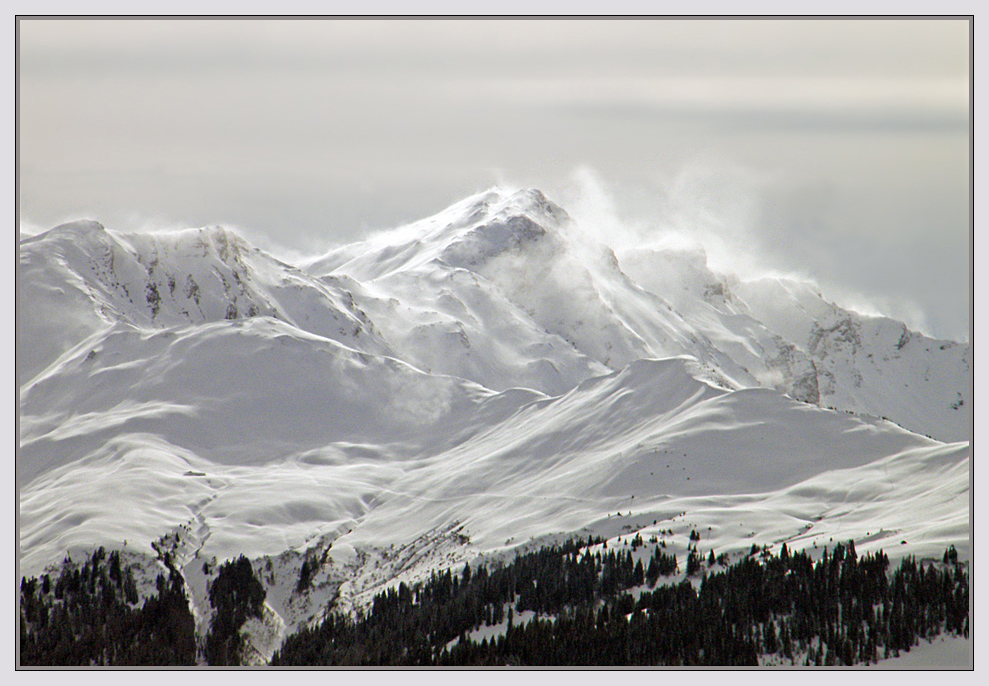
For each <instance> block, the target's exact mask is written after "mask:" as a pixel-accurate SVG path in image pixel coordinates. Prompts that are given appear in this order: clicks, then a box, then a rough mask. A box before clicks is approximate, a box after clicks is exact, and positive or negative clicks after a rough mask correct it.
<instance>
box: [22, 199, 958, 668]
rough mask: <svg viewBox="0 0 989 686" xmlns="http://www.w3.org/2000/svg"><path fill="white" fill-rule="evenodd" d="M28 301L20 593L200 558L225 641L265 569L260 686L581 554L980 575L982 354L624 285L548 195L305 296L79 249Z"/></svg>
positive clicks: (713, 279)
mask: <svg viewBox="0 0 989 686" xmlns="http://www.w3.org/2000/svg"><path fill="white" fill-rule="evenodd" d="M18 279H19V282H18V285H19V320H18V360H17V368H18V379H19V385H20V418H19V431H20V450H19V454H18V459H17V478H18V486H19V493H20V510H19V514H20V519H19V526H20V531H19V536H20V565H21V573H22V574H28V575H30V574H36V573H38V572H40V571H42V570H43V569H44V568H45V567H46V566H47V565H49V564H53V563H57V562H59V561H60V560H61V559H62V557H63V555H64V553H65V551H66V550H73V549H86V548H92V547H95V546H98V545H104V546H106V547H107V548H111V549H113V548H121V547H126V549H127V550H129V551H130V553H129V554H131V555H133V556H138V557H139V556H141V555H144V556H146V559H147V560H148V561H149V562H148V564H149V565H150V566H154V565H156V564H159V563H157V562H155V559H156V557H157V556H158V554H159V553H158V552H156V551H161V550H163V549H165V548H171V549H173V552H174V553H175V557H176V559H177V560H178V561H179V562H180V564H182V565H184V569H185V572H186V578H187V581H188V583H189V584H190V588H191V589H192V593H193V597H194V599H195V602H196V604H197V617H199V620H198V621H200V623H201V624H202V623H203V622H207V621H208V614H209V613H208V607H207V606H206V605H203V603H205V602H206V601H205V598H206V587H207V584H208V583H209V578H210V577H209V572H207V571H206V570H204V569H203V562H204V561H205V562H210V563H212V562H214V561H215V560H223V559H226V558H229V557H232V556H236V555H238V554H240V553H244V554H246V555H248V556H249V557H251V558H252V559H253V560H254V565H255V569H256V570H257V572H258V573H259V574H260V575H261V576H262V578H263V579H264V583H265V584H266V586H267V587H268V589H269V598H268V611H267V613H266V615H265V618H264V619H263V620H262V621H260V622H257V626H252V628H251V632H252V636H254V639H252V640H254V642H255V647H256V649H257V653H256V658H257V659H258V660H259V661H264V660H265V659H266V656H270V654H271V651H272V650H273V649H274V647H275V646H277V644H278V642H279V641H280V640H281V638H282V637H283V636H284V635H285V632H286V631H289V630H291V629H292V628H294V627H295V626H297V625H298V624H299V623H308V622H311V621H314V620H315V619H318V617H319V615H320V613H321V612H322V611H323V610H324V609H325V607H326V604H327V603H328V602H330V601H331V600H333V602H335V603H336V604H337V606H338V607H356V606H360V605H362V604H363V603H366V602H367V601H369V600H370V597H371V595H372V594H373V593H374V592H375V591H376V590H380V589H381V588H382V587H383V585H387V584H390V583H396V582H397V580H399V579H406V580H410V579H416V578H421V577H423V576H427V575H428V574H429V572H430V571H431V570H433V569H437V568H443V567H449V566H451V565H455V564H462V563H463V562H464V561H466V560H468V559H475V558H477V557H478V556H489V557H490V556H492V555H494V556H498V555H508V554H511V553H512V552H513V551H514V550H517V549H519V547H525V546H529V545H538V544H539V543H540V542H545V541H550V540H559V539H560V538H565V537H568V536H571V535H580V536H584V537H586V536H587V535H588V534H593V535H602V536H604V537H606V538H609V539H615V540H618V539H620V538H623V537H627V536H630V535H633V533H634V532H641V533H642V535H643V536H644V537H645V536H652V535H657V536H666V537H667V538H666V540H668V541H669V544H670V549H671V550H672V551H674V552H679V553H681V554H683V555H685V554H686V546H687V542H688V539H687V536H688V534H689V532H690V531H691V530H692V529H694V528H697V529H698V530H703V531H704V534H703V541H704V543H703V545H704V548H705V550H710V549H716V550H717V551H718V552H719V553H720V552H725V553H730V554H742V553H743V552H745V551H747V550H748V549H749V548H750V547H751V545H752V544H753V543H757V544H758V545H760V546H762V545H777V544H779V543H781V542H783V541H786V542H787V544H788V546H790V547H791V548H806V549H808V550H813V549H815V548H818V549H819V548H823V546H824V545H830V544H832V543H833V542H834V541H839V540H847V539H848V538H854V539H855V541H856V546H857V547H858V549H859V551H860V552H867V551H869V550H871V549H875V548H879V547H882V548H883V549H884V550H886V552H887V553H888V554H889V555H890V556H891V557H892V558H896V557H897V556H899V555H903V554H916V555H920V556H939V555H940V554H941V552H943V550H944V548H945V547H946V546H947V545H955V546H956V547H957V548H958V550H959V553H960V554H961V555H963V556H965V557H967V556H969V554H970V542H969V538H968V527H969V494H970V485H969V461H970V444H969V443H968V440H969V437H970V435H971V434H970V423H968V422H969V420H968V419H967V418H968V417H970V408H971V402H970V395H971V386H970V382H969V376H968V370H967V365H968V364H969V359H970V352H969V347H968V346H967V345H961V344H956V343H951V342H939V341H932V340H931V339H926V338H924V337H922V336H920V335H918V334H915V333H912V332H909V331H908V330H907V329H906V328H905V327H904V326H903V325H902V324H898V323H896V322H892V321H891V320H887V319H875V318H866V317H863V316H861V315H858V314H856V313H852V312H849V311H846V310H842V309H840V308H837V307H836V306H834V305H832V304H830V303H828V302H827V301H826V300H824V299H823V297H822V296H820V295H819V294H816V293H814V292H812V291H810V290H809V289H807V288H806V287H804V286H802V285H800V284H794V283H789V282H782V281H773V282H764V283H756V282H753V283H741V282H739V281H738V280H737V279H734V278H732V277H730V276H721V275H717V274H714V273H713V272H711V271H710V270H709V269H708V267H707V265H706V259H705V257H704V255H703V253H697V252H695V253H677V252H672V251H665V252H664V251H659V250H653V249H648V250H647V249H640V250H630V251H625V252H624V253H622V254H619V255H618V256H616V255H615V254H614V253H612V252H611V251H610V250H609V249H608V248H607V247H605V246H602V245H599V244H596V243H594V242H593V241H591V240H590V239H589V238H588V237H587V236H586V235H585V234H583V233H582V232H581V230H580V228H579V227H577V226H576V225H575V223H574V222H573V221H572V220H571V219H570V218H569V216H568V215H567V214H566V212H565V211H564V210H563V209H562V208H560V207H559V206H557V205H555V204H553V203H552V202H551V201H549V200H548V199H547V198H545V196H543V195H542V194H541V193H539V192H538V191H520V192H507V191H501V190H492V191H488V192H486V193H482V194H479V195H477V196H473V197H471V198H468V199H466V200H464V201H462V202H461V203H458V204H456V205H454V206H453V207H451V208H450V209H448V210H446V211H444V212H442V213H440V214H438V215H436V216H434V217H431V218H428V219H426V220H423V221H422V222H417V223H415V224H411V225H409V226H406V227H401V228H399V229H396V230H394V231H391V232H388V233H385V234H381V235H377V236H374V237H371V238H369V239H368V240H366V241H364V242H361V243H358V244H353V245H349V246H343V247H341V248H338V249H336V250H334V251H332V252H330V253H328V254H327V255H324V256H321V257H319V258H315V259H313V260H310V261H308V262H307V263H305V264H303V265H300V266H299V267H295V266H292V265H288V264H285V263H283V262H280V261H278V260H275V259H274V258H272V257H270V256H268V255H267V254H265V253H264V252H262V251H260V250H258V249H256V248H253V247H251V246H250V245H249V244H247V243H246V242H245V241H244V240H243V239H241V238H239V237H238V236H236V235H235V234H233V233H231V232H229V231H225V230H223V229H215V228H214V229H194V230H189V231H180V232H173V233H164V234H151V235H137V234H135V235H127V234H119V233H116V232H113V231H108V230H106V229H105V228H103V227H102V226H100V225H99V224H96V223H95V222H74V223H72V224H68V225H63V226H60V227H56V228H55V229H52V230H51V231H48V232H46V233H43V234H39V235H37V236H33V237H29V238H25V239H24V240H23V241H22V242H21V257H20V271H19V275H18ZM829 406H830V407H832V408H839V409H829ZM883 416H884V417H887V418H888V419H889V420H892V421H888V420H887V419H882V418H881V417H883ZM925 434H926V435H925ZM929 436H933V438H931V437H929ZM664 532H665V533H664ZM669 532H672V533H669ZM163 536H164V538H163ZM317 554H318V555H319V557H320V559H321V560H322V563H321V565H320V567H319V571H318V573H317V574H316V576H315V578H314V583H313V585H312V587H310V588H305V589H299V588H297V581H298V578H299V577H298V575H299V570H300V569H301V565H302V561H303V560H304V559H309V558H307V557H306V556H307V555H317ZM208 567H209V565H207V568H208ZM214 567H215V565H214ZM202 625H203V626H205V624H202Z"/></svg>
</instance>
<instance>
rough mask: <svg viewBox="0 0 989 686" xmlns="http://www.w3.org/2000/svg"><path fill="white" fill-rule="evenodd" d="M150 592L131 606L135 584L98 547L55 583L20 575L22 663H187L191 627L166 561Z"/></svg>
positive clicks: (178, 581)
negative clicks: (151, 592) (163, 570)
mask: <svg viewBox="0 0 989 686" xmlns="http://www.w3.org/2000/svg"><path fill="white" fill-rule="evenodd" d="M166 563H167V565H168V569H169V574H168V578H167V579H166V578H165V576H164V575H163V574H159V575H158V578H157V580H156V586H157V588H156V594H155V595H153V596H151V597H149V598H147V599H145V601H144V603H143V604H142V605H141V606H140V607H138V605H137V603H138V600H139V598H138V593H137V585H136V584H135V582H134V577H133V575H132V574H131V570H130V568H129V567H128V568H123V567H122V565H121V562H120V554H119V553H118V552H111V553H110V554H109V556H108V555H107V554H106V551H105V550H104V549H103V548H102V547H101V548H99V549H97V550H95V551H94V552H93V553H92V555H91V556H90V557H89V558H88V559H87V560H86V561H85V562H84V563H83V565H82V566H81V567H75V566H73V565H71V564H69V561H68V560H66V564H65V565H63V567H62V571H61V573H60V574H59V576H58V578H57V579H56V580H55V581H54V582H52V579H51V577H50V575H48V574H43V575H42V576H41V577H40V578H32V579H27V578H22V579H21V592H20V601H21V602H20V664H21V665H23V666H29V665H36V666H87V665H129V666H134V665H194V664H196V640H195V623H194V621H193V618H192V613H191V612H190V611H189V605H188V602H187V600H186V595H185V590H184V581H183V578H182V575H181V574H180V573H179V572H178V570H176V569H175V568H174V567H173V566H172V565H171V562H170V560H166Z"/></svg>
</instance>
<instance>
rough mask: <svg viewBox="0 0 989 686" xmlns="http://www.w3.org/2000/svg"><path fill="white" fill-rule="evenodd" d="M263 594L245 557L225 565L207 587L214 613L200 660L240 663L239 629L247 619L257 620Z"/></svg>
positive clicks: (265, 594) (222, 663)
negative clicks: (253, 618) (254, 618)
mask: <svg viewBox="0 0 989 686" xmlns="http://www.w3.org/2000/svg"><path fill="white" fill-rule="evenodd" d="M266 596H267V592H266V591H265V590H264V586H262V585H261V582H260V581H259V580H258V578H257V577H256V576H254V568H253V567H251V562H250V560H248V559H247V558H246V557H244V556H243V555H241V556H240V557H238V558H237V559H236V560H232V561H230V562H225V563H224V564H222V565H220V568H219V569H218V570H217V576H216V579H214V580H213V583H212V584H210V587H209V603H210V606H211V607H212V608H213V610H214V614H213V620H212V622H211V623H210V630H209V633H208V634H207V635H206V641H205V646H204V650H203V653H204V657H205V658H206V662H207V663H208V664H211V665H239V664H242V657H243V649H244V637H243V636H242V635H241V631H240V630H241V627H243V626H244V622H246V621H247V620H248V619H249V618H250V617H257V618H260V617H261V608H262V607H263V606H264V599H265V597H266Z"/></svg>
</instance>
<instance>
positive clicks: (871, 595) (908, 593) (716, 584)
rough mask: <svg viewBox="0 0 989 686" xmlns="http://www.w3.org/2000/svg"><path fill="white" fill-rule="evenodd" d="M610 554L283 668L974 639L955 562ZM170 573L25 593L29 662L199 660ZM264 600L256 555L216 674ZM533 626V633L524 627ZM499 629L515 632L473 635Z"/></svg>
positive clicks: (228, 598)
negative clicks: (148, 590) (141, 587)
mask: <svg viewBox="0 0 989 686" xmlns="http://www.w3.org/2000/svg"><path fill="white" fill-rule="evenodd" d="M601 543H602V541H601V540H600V539H598V540H593V539H588V540H587V541H579V540H572V541H568V542H566V543H564V544H562V545H555V546H547V547H543V548H541V549H539V550H538V551H535V552H528V553H525V554H520V555H518V556H517V557H516V558H515V559H514V560H513V561H512V562H510V563H502V564H496V563H492V564H478V565H477V566H476V568H473V567H471V566H470V565H469V564H467V565H465V566H464V567H463V568H462V570H460V571H459V573H458V572H454V571H453V570H449V569H448V570H445V571H443V572H434V573H433V574H432V575H431V576H430V578H429V579H427V580H425V581H423V582H419V583H415V584H412V585H408V584H405V583H401V584H399V585H398V586H397V587H393V588H389V589H388V590H386V591H384V592H383V593H380V594H378V595H377V596H375V597H374V599H373V601H372V602H371V604H370V605H369V606H368V607H367V608H366V610H364V611H359V612H358V613H357V614H356V615H349V614H343V613H340V612H332V611H331V612H330V613H328V614H327V615H326V618H325V620H324V621H323V622H322V623H320V624H318V625H317V626H315V627H312V628H308V629H304V630H302V631H299V632H298V633H295V634H293V635H291V636H288V637H287V638H286V640H285V641H284V643H283V644H282V646H281V649H280V650H279V651H278V652H276V653H275V655H274V657H273V659H272V661H271V664H272V665H273V666H287V665H306V666H319V665H352V666H383V665H407V666H413V665H416V666H464V665H480V666H504V665H520V666H522V665H561V666H562V665H577V666H580V665H586V666H592V665H593V666H622V665H685V666H690V665H696V666H725V665H756V664H758V660H759V656H760V655H773V656H776V658H777V659H776V661H777V662H779V663H782V664H799V665H820V666H834V665H854V664H863V663H871V662H875V661H876V660H878V659H881V658H884V657H892V656H896V655H898V654H899V653H901V652H902V651H908V650H910V649H911V647H913V646H914V645H916V644H917V642H918V641H919V640H922V639H930V638H933V637H934V636H937V635H939V634H942V633H945V634H951V635H964V636H966V637H967V636H968V632H969V587H968V582H969V578H968V572H967V570H966V566H965V565H964V564H962V563H959V562H958V559H957V554H956V552H955V551H954V548H951V549H949V550H948V551H946V552H945V554H944V556H943V559H942V560H941V561H940V562H933V561H925V562H923V563H920V562H918V561H917V560H916V559H915V558H913V557H907V558H905V559H903V560H902V561H901V563H900V564H899V565H898V566H897V567H896V568H895V569H893V570H892V571H891V570H890V564H889V560H888V558H887V556H886V555H885V554H883V553H882V552H881V551H879V552H877V553H873V554H869V555H864V556H861V557H860V556H858V555H857V554H856V552H855V546H854V543H853V542H849V543H848V544H838V545H836V546H835V547H834V549H833V550H831V551H828V550H825V551H824V553H823V555H822V556H821V557H820V559H819V560H817V561H816V562H815V561H813V560H812V559H811V558H810V557H809V556H808V555H807V554H806V553H804V552H795V553H791V552H790V551H789V550H788V549H787V547H786V546H785V545H784V546H783V547H782V548H781V550H780V551H779V553H778V554H771V553H770V552H769V551H768V550H767V549H759V548H758V547H756V546H753V548H752V550H751V551H750V553H749V554H748V555H747V556H745V557H743V558H742V559H741V560H738V561H737V562H735V563H733V564H729V563H728V561H727V560H726V558H725V557H724V556H721V557H719V558H715V556H714V555H713V554H711V555H709V556H708V557H707V558H706V559H705V558H703V556H702V555H700V554H699V553H698V552H697V549H696V547H693V548H692V549H691V551H690V554H689V555H688V558H687V568H688V570H689V571H690V572H691V574H689V575H688V578H684V579H683V580H681V581H679V582H678V583H669V580H667V582H665V583H661V582H660V579H661V577H669V576H671V575H674V574H679V572H680V569H679V565H678V563H677V560H676V558H675V557H674V556H673V555H671V554H668V553H666V552H665V550H664V549H663V548H662V547H661V545H657V546H655V548H654V550H653V552H652V554H651V555H649V556H648V562H647V563H643V561H642V557H639V558H638V560H636V559H635V557H634V556H633V554H632V551H633V550H634V549H636V548H638V547H639V546H643V543H642V540H641V538H640V537H636V539H634V540H633V542H632V546H631V548H630V547H628V546H626V547H624V548H614V547H613V548H611V549H609V548H607V546H606V545H603V546H602V545H601ZM592 546H593V548H592ZM169 567H170V577H169V579H165V577H164V576H159V578H158V587H157V595H155V596H152V597H150V598H148V599H146V600H145V602H144V604H143V605H142V606H141V607H140V608H138V607H137V606H136V597H135V596H136V594H135V593H134V591H133V579H130V580H129V574H128V573H127V572H126V571H125V572H121V570H120V563H119V557H117V556H116V553H111V554H110V555H109V557H107V555H106V553H105V552H104V551H102V549H101V550H98V551H96V552H95V553H94V554H93V556H92V558H91V559H90V560H88V561H87V562H86V563H85V564H84V565H83V566H82V568H81V569H79V568H77V569H75V570H73V571H68V570H67V569H66V570H63V572H62V574H61V576H60V577H59V578H58V579H57V580H56V581H55V582H54V583H53V582H52V581H51V579H50V578H49V577H48V576H42V577H41V578H40V579H31V580H27V579H25V580H23V581H22V583H21V620H20V622H21V641H20V650H21V664H22V665H90V664H94V665H141V664H145V665H164V664H175V665H192V664H196V656H197V647H196V642H195V636H194V631H193V620H192V615H191V613H190V612H189V608H188V604H187V602H186V598H185V595H184V591H183V582H182V578H181V575H180V574H179V572H178V571H177V570H175V569H174V568H171V566H169ZM128 580H129V581H128ZM264 598H265V592H264V589H263V586H262V585H261V583H260V582H259V581H258V580H257V579H256V577H255V576H254V574H253V572H252V570H251V566H250V563H249V561H247V560H246V558H243V557H241V558H239V559H237V560H236V561H231V562H228V563H226V564H224V565H223V566H221V568H220V570H219V574H218V576H217V578H216V579H215V580H214V582H213V583H212V585H211V589H210V593H209V599H210V603H211V605H212V607H213V610H214V618H213V623H212V627H211V629H210V632H209V634H208V635H207V636H206V637H205V640H204V641H203V644H202V645H201V646H200V647H199V648H198V652H199V656H200V662H201V663H206V664H226V665H229V664H238V659H239V655H240V650H241V647H242V639H241V637H240V635H239V628H240V626H241V625H242V624H243V622H244V621H245V620H246V618H247V617H250V616H259V614H260V611H261V607H262V605H263V602H264ZM530 611H531V612H530ZM521 613H526V614H527V616H528V617H532V619H530V620H529V621H525V622H522V621H519V619H520V615H521ZM495 625H501V626H502V628H503V629H504V630H503V631H500V632H488V633H489V634H491V635H490V638H489V637H488V636H485V637H483V638H481V640H479V641H478V640H475V639H472V638H471V637H470V634H471V632H473V631H475V630H478V629H480V628H481V627H484V626H489V627H490V626H495ZM495 634H496V635H495Z"/></svg>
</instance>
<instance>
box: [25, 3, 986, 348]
mask: <svg viewBox="0 0 989 686" xmlns="http://www.w3.org/2000/svg"><path fill="white" fill-rule="evenodd" d="M18 27H19V39H20V43H19V96H20V120H19V121H20V136H19V143H20V158H19V162H20V167H19V171H20V182H21V186H20V198H19V201H20V212H21V221H22V223H25V224H27V225H30V226H33V227H38V228H48V227H50V226H53V225H55V224H57V223H59V222H61V221H64V220H67V219H72V218H79V217H90V218H93V219H97V220H98V221H101V222H102V223H104V224H105V225H106V226H107V227H108V228H110V229H117V230H122V231H127V230H135V229H140V228H153V227H179V226H183V227H184V226H202V225H207V224H225V225H228V226H233V227H235V228H237V229H238V230H240V231H241V232H242V233H243V234H244V235H245V236H246V237H248V238H250V239H252V240H254V241H256V242H258V243H259V244H261V245H262V246H263V247H266V248H269V249H273V250H275V251H276V252H278V253H279V254H282V255H289V254H291V251H293V250H294V251H313V250H322V249H325V248H326V247H329V246H330V245H332V244H334V243H339V242H342V241H348V240H353V239H356V238H359V237H361V236H363V235H366V234H367V233H368V232H370V231H372V230H375V229H380V228H386V227H389V226H394V225H397V224H400V223H403V222H406V221H411V220H415V219H418V218H421V217H423V216H426V215H428V214H431V213H433V212H436V211H438V210H440V209H442V208H443V207H445V206H446V205H448V204H449V203H451V202H453V201H456V200H458V199H460V198H461V197H463V196H465V195H467V194H469V193H473V192H476V191H479V190H483V189H484V188H487V187H489V186H492V185H495V184H497V183H502V184H508V185H513V186H523V185H524V186H536V187H540V188H542V189H543V190H544V191H545V192H547V194H548V195H549V196H550V197H551V198H553V199H555V200H557V201H558V202H560V204H562V205H563V206H564V207H565V208H566V209H568V211H571V214H574V215H575V216H577V218H578V220H580V221H581V224H582V226H584V227H585V228H587V229H588V230H590V231H592V232H597V233H598V234H599V235H601V236H602V238H603V239H605V240H606V241H607V242H609V243H612V244H615V245H613V247H616V248H620V247H624V246H625V245H628V244H632V243H635V244H650V243H653V242H662V241H668V240H669V238H670V236H677V237H678V238H679V240H681V241H682V240H687V241H695V240H696V241H700V242H702V243H703V244H704V245H705V246H706V248H707V250H708V253H709V257H710V260H711V262H712V264H713V266H715V267H716V268H719V269H722V270H725V271H737V272H739V273H741V275H742V276H754V275H758V274H763V273H783V274H798V275H802V276H806V277H809V278H812V279H814V280H816V281H817V282H818V283H819V284H820V285H821V287H822V289H823V290H824V292H825V294H826V295H830V296H831V297H833V298H835V299H838V300H839V302H842V303H844V304H851V305H856V306H858V307H859V308H860V309H862V310H870V309H871V310H879V311H882V312H885V313H888V314H891V315H893V316H896V317H898V318H900V319H903V320H905V321H907V322H908V323H909V324H910V325H911V326H913V327H915V328H920V329H921V330H923V331H925V332H927V333H930V334H932V335H935V336H939V337H949V338H954V339H959V340H967V339H968V335H969V334H968V331H969V317H968V298H969V279H968V273H969V272H968V256H969V252H968V251H969V200H970V195H969V178H968V174H969V138H968V116H969V115H968V98H969V87H968V79H969V43H968V32H969V24H968V22H967V21H964V20H855V21H853V20H828V21H824V20H803V21H795V20H719V21H716V20H678V21H673V20H642V19H639V20H622V19H613V20H498V21H494V20H474V21H472V20H467V21H462V20H404V21H402V20H371V21H361V20H308V21H299V20H263V21H262V20H240V21H230V20H223V21H216V20H199V21H189V20H161V19H158V20H150V21H123V20H110V21H99V20H92V19H89V20H75V21H56V20H21V21H20V22H19V24H18Z"/></svg>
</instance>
